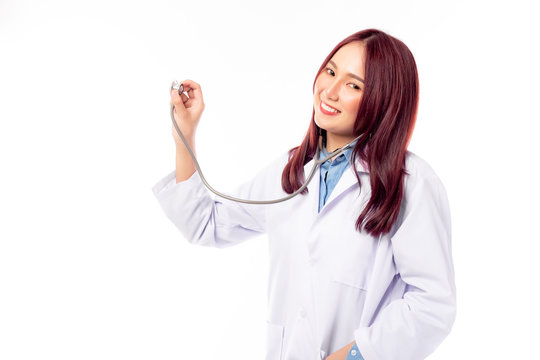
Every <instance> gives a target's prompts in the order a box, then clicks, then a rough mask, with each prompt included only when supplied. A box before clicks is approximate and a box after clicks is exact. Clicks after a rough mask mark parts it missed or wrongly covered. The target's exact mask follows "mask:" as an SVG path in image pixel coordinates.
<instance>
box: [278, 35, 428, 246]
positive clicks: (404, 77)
mask: <svg viewBox="0 0 540 360" xmlns="http://www.w3.org/2000/svg"><path fill="white" fill-rule="evenodd" d="M352 41H361V42H363V44H364V45H365V51H366V54H365V55H366V56H365V79H364V81H365V84H364V90H363V94H362V99H361V101H360V107H359V109H358V114H357V116H356V120H355V123H354V136H359V135H360V134H368V135H369V136H363V137H361V138H360V139H359V140H358V141H357V143H356V145H355V147H354V148H353V150H352V156H351V160H352V164H353V168H354V172H355V175H356V179H357V181H358V185H359V186H361V182H360V178H359V176H358V174H357V172H356V170H357V168H356V159H357V158H359V159H361V160H362V161H363V162H364V163H365V164H367V166H368V169H369V178H370V185H371V198H370V199H369V202H368V203H367V205H366V207H365V208H364V210H363V211H362V212H361V214H360V215H359V217H358V219H357V220H356V229H357V230H358V231H360V232H361V231H362V228H363V229H364V230H365V231H367V232H368V233H369V234H371V235H372V236H376V237H377V236H379V235H381V234H385V233H388V232H389V231H390V230H391V228H392V225H393V224H394V222H395V221H396V219H397V217H398V215H399V209H400V205H401V200H402V198H403V192H404V178H405V174H407V173H406V171H405V154H406V152H407V145H408V143H409V140H410V137H411V135H412V132H413V129H414V125H415V122H416V115H417V109H418V97H419V81H418V72H417V70H416V62H415V61H414V57H413V55H412V53H411V51H410V50H409V49H408V48H407V46H406V45H405V44H404V43H403V42H402V41H400V40H398V39H396V38H394V37H392V36H390V35H388V34H386V33H384V32H382V31H380V30H376V29H367V30H363V31H359V32H357V33H354V34H352V35H350V36H348V37H347V38H345V39H344V40H342V41H341V42H340V43H339V44H337V45H336V47H335V48H334V49H333V50H332V51H331V52H330V54H328V56H327V57H326V59H325V60H324V62H323V64H322V65H321V67H320V68H319V71H318V72H317V76H316V77H315V81H314V82H313V91H315V82H316V80H317V77H318V76H319V74H321V72H322V71H323V69H324V68H325V67H326V64H327V63H328V61H329V60H330V59H331V58H332V56H334V54H335V53H336V52H337V51H338V50H339V49H340V48H341V47H342V46H343V45H345V44H348V43H350V42H352ZM358 56H359V57H360V56H361V54H358ZM314 117H315V110H313V113H312V115H311V123H310V125H309V128H308V131H307V133H306V136H305V137H304V140H303V141H302V144H300V146H297V147H294V148H292V149H290V150H289V161H288V162H287V165H286V166H285V168H284V169H283V174H282V176H281V186H282V188H283V190H284V191H285V192H287V193H288V194H291V193H293V192H294V191H296V190H298V189H299V188H300V187H301V186H302V184H303V183H304V171H303V170H304V169H303V167H304V165H305V164H307V163H308V162H309V161H310V160H311V159H313V157H314V156H315V151H316V148H317V146H318V143H319V136H322V137H323V139H326V130H324V129H321V128H319V126H317V124H316V123H315V120H314ZM307 191H308V189H307V187H306V188H305V189H304V190H303V191H302V194H306V193H307Z"/></svg>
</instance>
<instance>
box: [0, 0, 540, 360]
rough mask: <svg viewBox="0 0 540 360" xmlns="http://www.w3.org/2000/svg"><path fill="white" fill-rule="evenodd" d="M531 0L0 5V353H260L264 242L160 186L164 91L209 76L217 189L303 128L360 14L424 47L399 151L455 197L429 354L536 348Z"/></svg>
mask: <svg viewBox="0 0 540 360" xmlns="http://www.w3.org/2000/svg"><path fill="white" fill-rule="evenodd" d="M532 3H533V2H532V1H531V2H525V1H512V2H510V1H508V2H497V1H476V2H475V1H467V2H466V1H463V0H460V1H456V0H454V1H446V2H437V1H427V0H425V1H350V0H341V1H313V0H311V1H291V0H288V1H284V0H279V1H276V0H273V1H267V2H264V3H263V2H258V1H247V0H246V1H239V0H234V1H217V0H216V1H189V2H188V1H152V2H150V1H148V2H142V1H111V0H107V1H102V0H100V1H96V0H94V1H88V2H81V1H78V2H77V1H37V0H36V1H29V0H26V1H21V0H17V1H15V0H7V1H6V0H1V1H0V121H1V122H0V160H1V162H0V164H1V167H0V169H1V175H0V182H1V183H0V184H1V186H0V239H1V242H0V358H1V359H6V360H7V359H212V358H213V359H216V358H219V359H221V360H224V359H263V358H264V351H265V321H266V280H267V278H266V276H267V265H268V262H267V239H266V238H265V237H264V236H262V237H258V238H256V239H254V240H252V241H248V242H246V243H243V244H241V245H239V246H236V247H233V248H230V249H226V250H217V249H213V248H205V247H199V246H193V245H190V244H189V243H188V242H187V240H186V239H184V238H183V237H182V236H181V235H180V233H179V232H178V231H177V230H176V228H175V227H174V225H173V224H172V223H171V222H170V221H169V220H168V219H167V218H166V217H165V215H164V214H163V212H162V210H161V208H160V207H159V204H158V203H157V201H156V199H155V198H154V196H153V194H152V192H151V187H152V186H153V185H154V184H155V183H156V182H157V181H158V180H160V179H161V178H162V177H163V176H165V175H166V174H167V173H169V172H170V171H172V170H174V161H175V148H174V142H173V138H172V135H171V121H170V118H169V87H170V84H171V81H172V80H173V79H178V80H184V79H192V80H194V81H196V82H198V83H199V84H201V86H202V90H203V94H204V100H205V104H206V109H205V112H204V113H203V117H202V120H201V124H200V126H199V131H198V134H197V154H198V158H199V162H200V164H201V167H202V169H203V173H204V174H205V175H206V178H207V179H208V181H209V182H210V184H212V185H213V186H214V187H215V188H217V189H219V190H222V191H225V192H226V191H227V190H230V189H232V188H234V187H235V186H236V185H238V184H240V183H241V182H243V181H245V180H248V179H249V178H251V176H253V175H255V174H256V172H257V171H258V170H259V169H261V168H262V167H263V166H265V165H266V164H268V163H269V162H270V161H272V160H273V159H274V158H275V157H276V156H278V155H279V154H281V153H282V152H283V151H285V150H288V149H290V148H292V147H294V146H297V145H299V144H300V142H301V140H302V139H303V136H304V134H305V132H306V130H307V127H308V124H309V121H310V119H311V112H312V105H313V98H312V86H313V81H314V78H315V72H316V71H317V69H318V68H319V66H320V65H321V63H322V61H323V60H324V58H325V57H326V55H327V54H328V53H329V52H330V50H331V49H332V48H333V47H334V46H335V45H336V44H337V43H338V42H339V41H341V40H342V39H343V38H345V37H346V36H348V35H350V34H352V33H354V32H356V31H358V30H362V29H366V28H370V27H374V28H378V29H380V30H383V31H386V32H388V33H389V34H390V35H393V36H395V37H397V38H399V39H401V40H403V41H404V42H405V43H406V44H407V45H408V46H409V48H410V49H411V51H412V52H413V54H414V55H415V58H416V61H417V66H418V70H419V75H420V85H421V90H420V96H421V98H420V110H419V114H418V121H417V123H416V130H415V133H414V136H413V139H412V142H411V144H410V147H409V149H410V150H411V151H413V152H415V153H416V154H418V155H419V156H420V157H422V158H424V159H425V160H427V161H428V162H429V163H430V164H431V166H432V167H433V168H434V169H435V171H436V172H437V174H438V175H439V177H440V178H441V179H442V181H443V183H444V184H445V186H446V188H447V191H448V195H449V199H450V205H451V210H452V222H453V252H454V253H453V254H454V262H455V268H456V282H457V287H458V314H457V319H456V322H455V324H454V328H453V331H452V332H451V334H450V335H449V336H448V337H447V338H446V339H445V341H444V342H443V343H442V344H441V346H440V347H439V348H438V349H437V350H436V351H435V353H433V355H432V356H430V357H429V359H430V360H443V359H456V358H460V359H507V358H513V359H516V358H520V359H532V358H538V356H539V353H540V352H539V350H538V346H537V341H538V324H539V321H540V311H539V310H538V305H537V302H538V294H539V292H538V290H537V288H538V278H539V276H538V275H539V271H538V265H537V264H538V250H539V249H540V247H539V241H540V236H539V235H538V232H537V231H536V224H537V222H538V215H539V213H540V212H539V210H538V206H539V203H540V196H539V191H538V183H539V172H538V160H537V155H538V154H539V153H540V152H539V151H538V150H539V149H538V140H537V132H536V130H537V129H538V126H537V123H538V122H539V120H540V116H539V111H538V97H539V91H538V82H539V80H540V76H539V70H538V64H540V56H539V50H538V49H539V47H538V38H537V35H538V34H539V32H540V31H539V30H540V29H539V27H538V26H537V25H534V24H535V22H536V23H537V21H536V20H537V14H538V13H537V12H536V11H535V10H534V7H533V5H532ZM351 336H352V334H351ZM351 341H352V338H351ZM344 345H345V344H344Z"/></svg>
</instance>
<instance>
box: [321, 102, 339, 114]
mask: <svg viewBox="0 0 540 360" xmlns="http://www.w3.org/2000/svg"><path fill="white" fill-rule="evenodd" d="M323 103H324V105H325V106H328V107H329V108H331V109H334V110H336V111H335V112H334V111H328V110H326V109H325V108H324V107H323ZM319 109H320V110H321V112H322V113H323V114H325V115H337V114H339V113H340V111H339V110H338V109H336V108H334V107H332V106H330V105H328V104H327V103H325V102H324V101H321V102H320V104H319Z"/></svg>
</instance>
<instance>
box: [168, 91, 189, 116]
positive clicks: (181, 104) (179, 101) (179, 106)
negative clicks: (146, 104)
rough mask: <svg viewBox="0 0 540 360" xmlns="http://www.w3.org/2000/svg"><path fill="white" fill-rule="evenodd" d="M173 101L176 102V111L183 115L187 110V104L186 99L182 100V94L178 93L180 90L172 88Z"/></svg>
mask: <svg viewBox="0 0 540 360" xmlns="http://www.w3.org/2000/svg"><path fill="white" fill-rule="evenodd" d="M184 96H185V95H184ZM171 101H172V103H173V104H174V107H175V112H177V113H178V115H183V114H184V113H185V112H186V106H185V105H184V101H183V100H182V98H181V97H180V95H178V91H176V90H174V89H172V90H171Z"/></svg>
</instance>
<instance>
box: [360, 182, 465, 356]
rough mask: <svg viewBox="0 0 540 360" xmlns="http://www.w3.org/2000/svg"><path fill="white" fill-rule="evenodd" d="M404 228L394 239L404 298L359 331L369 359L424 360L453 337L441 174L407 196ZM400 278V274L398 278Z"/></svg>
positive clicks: (445, 204) (452, 292) (446, 212)
mask: <svg viewBox="0 0 540 360" xmlns="http://www.w3.org/2000/svg"><path fill="white" fill-rule="evenodd" d="M405 201H406V204H405V206H404V211H403V214H402V218H401V221H400V223H399V227H398V228H397V230H395V232H394V234H393V236H391V237H390V238H391V246H392V253H393V260H394V264H395V267H396V270H397V272H398V274H399V276H400V277H401V280H403V281H404V282H405V284H406V285H405V290H404V295H403V297H402V298H399V299H394V300H393V301H390V302H388V303H387V305H386V306H385V307H384V308H383V309H382V310H381V311H380V313H379V314H378V316H377V317H376V318H375V320H374V321H373V323H372V324H371V326H369V327H360V328H358V329H357V330H356V331H355V332H354V337H355V341H356V343H357V344H358V348H359V349H360V351H361V352H362V355H363V356H364V358H365V360H395V359H400V360H421V359H425V358H426V357H427V356H428V355H429V354H431V353H432V352H433V351H434V350H435V349H436V348H437V346H438V345H440V343H441V342H442V341H443V340H444V338H445V337H446V336H447V335H448V334H449V332H450V330H451V327H452V325H453V323H454V320H455V314H456V289H455V282H454V267H453V262H452V250H451V224H450V209H449V205H448V199H447V195H446V191H445V189H444V186H443V185H442V183H441V182H440V180H439V179H438V178H437V177H436V176H431V177H428V178H425V179H418V180H417V181H416V183H415V185H414V187H413V188H412V189H411V191H410V194H407V193H406V200H405ZM396 276H397V274H396Z"/></svg>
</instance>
